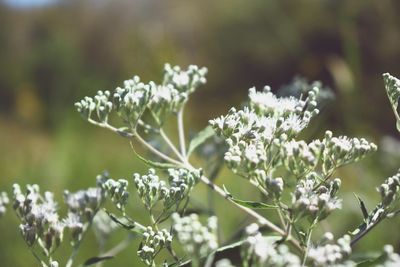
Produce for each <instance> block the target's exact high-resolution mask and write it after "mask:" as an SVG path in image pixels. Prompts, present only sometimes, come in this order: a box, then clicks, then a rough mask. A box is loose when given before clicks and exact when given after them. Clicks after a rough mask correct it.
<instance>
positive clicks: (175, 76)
mask: <svg viewBox="0 0 400 267" xmlns="http://www.w3.org/2000/svg"><path fill="white" fill-rule="evenodd" d="M206 73H207V69H206V68H199V67H197V66H194V65H191V66H189V67H188V69H187V70H182V69H181V68H180V67H178V66H175V67H171V66H170V65H169V64H166V65H165V67H164V78H163V82H162V84H160V85H159V84H156V83H154V82H149V83H147V84H145V83H143V82H141V81H140V78H139V77H138V76H134V77H133V78H132V79H130V80H126V81H124V84H123V86H122V87H118V88H116V89H115V91H114V93H110V92H109V91H104V92H102V91H98V93H97V95H96V96H95V97H94V98H91V97H85V98H84V99H83V100H81V101H79V102H77V103H75V107H76V108H77V110H78V112H80V113H81V114H82V116H83V117H84V118H85V119H89V120H91V122H95V123H96V122H97V123H100V124H106V123H108V117H109V115H110V114H111V113H112V111H113V110H115V111H116V113H117V114H118V116H119V117H121V119H122V121H123V123H124V124H125V125H124V126H125V127H128V129H131V130H132V131H134V130H135V129H136V127H137V125H138V123H139V120H140V119H141V117H142V115H143V113H144V112H145V111H146V109H148V110H149V111H150V113H151V114H152V115H153V119H154V120H155V122H156V125H153V126H154V127H161V126H162V124H163V122H164V120H165V117H166V116H168V115H169V114H171V113H176V112H178V111H179V109H181V107H182V106H183V104H184V103H185V102H186V101H187V99H188V96H189V94H190V93H192V92H194V91H195V89H196V88H198V87H199V86H200V85H202V84H205V83H206V79H205V75H206ZM94 113H95V114H96V116H93V114H94ZM141 124H142V125H144V126H148V125H149V124H145V123H143V121H141ZM121 129H124V128H121ZM121 134H125V135H127V136H131V135H132V134H134V133H133V132H130V133H129V134H127V133H125V131H122V130H121Z"/></svg>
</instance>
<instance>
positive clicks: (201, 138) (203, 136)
mask: <svg viewBox="0 0 400 267" xmlns="http://www.w3.org/2000/svg"><path fill="white" fill-rule="evenodd" d="M213 135H214V130H213V129H212V127H211V126H210V125H208V126H207V127H206V128H204V129H203V130H201V131H200V132H198V133H197V134H196V135H195V136H194V137H193V139H192V140H191V141H190V144H189V148H188V151H187V156H188V157H189V156H190V155H191V154H192V153H193V151H195V150H196V148H197V147H199V146H200V145H201V144H203V143H204V142H205V141H206V140H207V139H208V138H210V137H211V136H213Z"/></svg>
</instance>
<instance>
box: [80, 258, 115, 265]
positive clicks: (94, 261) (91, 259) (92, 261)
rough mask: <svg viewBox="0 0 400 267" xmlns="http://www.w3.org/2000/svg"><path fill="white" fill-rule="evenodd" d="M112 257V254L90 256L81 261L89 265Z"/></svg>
mask: <svg viewBox="0 0 400 267" xmlns="http://www.w3.org/2000/svg"><path fill="white" fill-rule="evenodd" d="M112 258H114V257H113V256H98V257H92V258H90V259H88V260H86V261H85V262H84V263H83V266H90V265H93V264H95V263H98V262H102V261H106V260H110V259H112Z"/></svg>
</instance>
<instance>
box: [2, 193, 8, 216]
mask: <svg viewBox="0 0 400 267" xmlns="http://www.w3.org/2000/svg"><path fill="white" fill-rule="evenodd" d="M9 203H10V199H9V198H8V195H7V193H6V192H0V217H1V216H3V215H4V213H6V206H7V205H8V204H9Z"/></svg>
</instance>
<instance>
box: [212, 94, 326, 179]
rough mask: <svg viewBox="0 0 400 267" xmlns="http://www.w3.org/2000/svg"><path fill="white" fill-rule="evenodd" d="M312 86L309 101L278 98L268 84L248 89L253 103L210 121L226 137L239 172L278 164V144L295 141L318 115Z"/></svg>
mask: <svg viewBox="0 0 400 267" xmlns="http://www.w3.org/2000/svg"><path fill="white" fill-rule="evenodd" d="M317 93H318V88H316V87H315V88H313V89H312V90H311V91H310V92H309V94H308V97H307V99H306V100H300V99H296V98H293V97H286V98H278V97H276V96H275V95H274V94H273V93H272V92H271V91H270V88H269V87H266V88H265V89H264V91H263V92H256V91H255V89H254V88H251V89H250V91H249V98H250V104H249V107H245V108H244V109H243V110H239V111H237V110H236V109H235V108H232V109H230V110H229V112H228V114H227V115H226V116H221V117H219V118H216V119H214V120H210V125H211V126H212V127H213V129H214V130H215V132H216V133H217V134H218V135H219V136H222V137H224V138H225V140H226V142H227V144H228V146H229V149H228V151H227V152H226V154H225V161H226V162H227V164H228V166H229V167H230V168H231V169H232V170H233V171H234V172H236V173H251V172H252V170H254V169H260V168H261V169H265V168H267V167H271V166H272V167H275V165H278V164H279V163H280V157H279V155H277V153H278V154H279V147H280V146H281V144H282V143H284V142H286V141H289V140H292V139H293V138H294V137H295V136H297V134H298V133H299V132H300V131H302V130H303V129H304V128H305V127H306V126H307V125H308V124H309V122H310V120H311V118H312V117H313V116H314V115H316V114H318V109H317V108H316V102H315V99H316V95H317Z"/></svg>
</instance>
